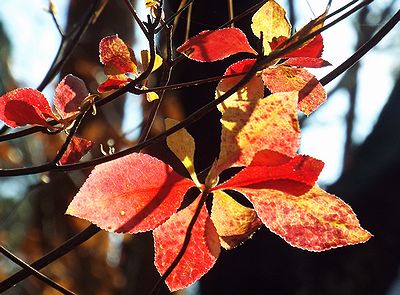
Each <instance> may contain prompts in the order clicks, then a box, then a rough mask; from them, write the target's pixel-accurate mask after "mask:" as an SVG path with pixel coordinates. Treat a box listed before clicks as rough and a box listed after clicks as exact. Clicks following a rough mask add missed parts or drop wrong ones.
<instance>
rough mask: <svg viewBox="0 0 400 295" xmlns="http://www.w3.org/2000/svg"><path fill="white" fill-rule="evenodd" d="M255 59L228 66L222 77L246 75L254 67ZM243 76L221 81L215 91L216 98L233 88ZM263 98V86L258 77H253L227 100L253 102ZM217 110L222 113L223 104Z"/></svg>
mask: <svg viewBox="0 0 400 295" xmlns="http://www.w3.org/2000/svg"><path fill="white" fill-rule="evenodd" d="M254 62H255V59H243V60H241V61H238V62H237V63H234V64H233V65H231V66H229V67H228V69H227V70H226V71H225V74H224V76H228V75H232V74H237V73H246V72H247V71H249V70H250V69H251V67H252V66H253V65H254ZM242 79H243V75H240V76H236V77H231V78H225V79H222V80H221V81H220V82H219V83H218V86H217V89H216V95H215V96H216V98H218V97H220V96H221V95H223V94H224V93H225V92H226V91H228V90H229V89H231V88H232V87H234V86H235V85H236V84H237V83H238V82H239V81H240V80H242ZM263 97H264V84H263V81H262V78H261V77H260V75H255V76H254V77H253V78H252V79H251V80H250V81H249V82H248V83H247V84H246V85H245V86H244V87H243V88H241V89H240V90H239V91H237V92H236V93H235V94H232V95H231V96H230V97H229V98H228V100H255V99H260V98H263ZM218 108H219V109H220V110H221V111H223V104H222V105H218Z"/></svg>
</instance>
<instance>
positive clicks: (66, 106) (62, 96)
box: [54, 75, 89, 119]
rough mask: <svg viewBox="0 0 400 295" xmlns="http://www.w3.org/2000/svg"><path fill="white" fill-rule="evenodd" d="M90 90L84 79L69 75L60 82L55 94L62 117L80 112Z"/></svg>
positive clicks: (56, 105) (55, 101)
mask: <svg viewBox="0 0 400 295" xmlns="http://www.w3.org/2000/svg"><path fill="white" fill-rule="evenodd" d="M88 95H89V91H88V89H87V88H86V85H85V83H84V82H83V81H82V79H79V78H78V77H75V76H74V75H67V76H65V77H64V79H62V80H61V82H60V83H58V85H57V88H56V93H55V95H54V106H55V107H56V109H57V111H58V113H59V114H60V115H61V117H62V118H64V119H65V118H66V117H68V116H70V115H74V114H76V113H77V112H79V107H80V106H81V104H82V101H83V100H84V99H85V97H86V96H88Z"/></svg>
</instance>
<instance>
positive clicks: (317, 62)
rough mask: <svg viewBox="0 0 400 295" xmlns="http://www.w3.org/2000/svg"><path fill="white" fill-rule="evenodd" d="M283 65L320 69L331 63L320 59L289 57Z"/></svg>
mask: <svg viewBox="0 0 400 295" xmlns="http://www.w3.org/2000/svg"><path fill="white" fill-rule="evenodd" d="M284 65H286V66H293V67H305V68H322V67H326V66H330V65H331V63H330V62H328V61H326V60H324V59H322V58H320V57H316V58H314V57H291V58H289V59H288V60H287V61H285V62H284Z"/></svg>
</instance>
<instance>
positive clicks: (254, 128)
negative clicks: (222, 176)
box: [213, 92, 300, 175]
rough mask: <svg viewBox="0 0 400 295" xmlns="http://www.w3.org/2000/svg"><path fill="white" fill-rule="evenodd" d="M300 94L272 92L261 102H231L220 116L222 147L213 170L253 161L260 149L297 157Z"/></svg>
mask: <svg viewBox="0 0 400 295" xmlns="http://www.w3.org/2000/svg"><path fill="white" fill-rule="evenodd" d="M297 100H298V98H297V93H296V92H286V93H276V94H272V95H270V96H268V97H266V98H264V99H261V100H258V101H228V102H227V103H226V104H225V105H224V112H223V116H222V119H221V123H222V133H221V150H220V154H219V158H218V162H217V164H216V167H215V169H214V171H213V173H215V174H214V175H218V174H219V173H220V172H221V171H223V170H225V169H227V168H229V167H232V166H246V165H248V164H250V162H251V161H252V159H253V157H254V155H255V154H256V153H257V152H258V151H260V150H265V149H269V150H273V151H276V152H280V153H282V154H285V155H288V156H294V155H295V154H296V151H297V149H298V147H299V144H300V129H299V125H298V121H297V111H296V107H297Z"/></svg>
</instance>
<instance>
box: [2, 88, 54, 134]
mask: <svg viewBox="0 0 400 295" xmlns="http://www.w3.org/2000/svg"><path fill="white" fill-rule="evenodd" d="M46 119H56V117H55V116H54V114H53V112H52V111H51V108H50V105H49V103H48V101H47V99H46V97H44V95H43V94H42V93H40V92H39V91H37V90H36V89H31V88H18V89H15V90H12V91H10V92H8V93H6V94H4V95H3V96H1V97H0V120H2V121H3V122H4V123H5V124H6V125H7V126H9V127H13V128H15V127H21V126H24V125H27V124H31V125H39V126H44V127H48V128H51V125H49V124H48V123H47V121H46Z"/></svg>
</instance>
